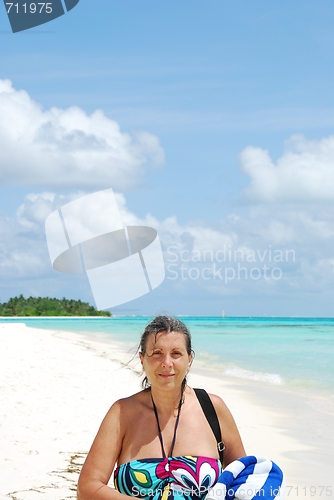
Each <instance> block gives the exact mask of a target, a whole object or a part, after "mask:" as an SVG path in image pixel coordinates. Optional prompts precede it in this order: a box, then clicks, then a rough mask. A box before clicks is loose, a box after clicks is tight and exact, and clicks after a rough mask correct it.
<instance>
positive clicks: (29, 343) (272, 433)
mask: <svg viewBox="0 0 334 500" xmlns="http://www.w3.org/2000/svg"><path fill="white" fill-rule="evenodd" d="M129 357H130V355H129V354H124V353H123V352H122V351H121V350H120V349H119V346H113V345H112V344H109V343H105V344H104V343H101V342H96V341H93V340H90V339H88V338H87V336H81V335H80V334H75V333H73V334H72V333H67V332H51V331H47V330H38V329H32V328H26V327H25V326H24V325H22V324H6V325H0V405H1V416H0V428H1V436H0V437H1V439H0V467H1V476H0V498H1V499H8V498H10V499H12V500H30V499H31V500H36V499H40V498H45V499H48V500H53V499H57V500H65V499H70V498H76V493H75V491H76V482H77V478H78V473H79V470H80V467H81V465H82V463H83V460H84V457H85V454H86V453H87V451H88V449H89V447H90V445H91V443H92V441H93V439H94V436H95V434H96V432H97V429H98V427H99V425H100V423H101V420H102V418H103V416H104V414H105V413H106V412H107V410H108V408H109V407H110V405H111V404H112V403H113V402H114V401H115V400H116V399H118V398H120V397H124V396H127V395H129V394H132V393H134V392H136V391H138V390H139V389H140V378H139V377H138V375H137V374H136V367H137V369H139V364H135V363H132V366H131V367H129V366H127V367H126V366H124V363H125V362H127V361H128V360H129ZM194 368H195V369H196V366H195V367H194ZM189 383H190V385H192V386H193V387H203V388H205V389H207V390H208V391H209V392H213V393H216V394H218V395H220V396H221V397H222V398H223V399H224V400H225V402H226V403H227V405H228V406H229V408H230V409H231V411H232V413H233V415H234V417H235V420H236V421H237V424H238V427H239V429H240V432H241V435H242V438H243V441H244V444H245V447H246V450H247V452H248V453H249V454H258V455H266V456H268V457H270V458H271V459H272V460H274V461H275V462H276V463H278V465H280V467H281V468H282V469H283V470H284V471H285V473H286V476H287V485H288V489H287V495H286V498H302V499H311V498H316V499H318V498H322V497H324V498H325V497H327V498H331V497H334V478H333V476H334V474H333V450H334V415H333V414H331V413H329V412H328V410H326V411H325V410H324V411H322V410H321V409H319V406H321V405H319V401H315V400H313V399H312V398H310V397H309V396H308V397H306V396H305V395H304V396H301V395H296V394H294V393H292V392H289V391H287V390H284V389H282V388H276V387H272V388H270V387H268V386H267V385H264V384H259V383H256V382H247V383H246V382H245V383H242V382H241V383H240V382H239V381H237V380H234V379H224V380H219V379H217V378H214V377H212V376H208V374H206V373H203V372H201V373H198V372H197V373H196V371H193V373H192V374H191V378H190V381H189ZM320 403H321V401H320ZM324 408H326V405H325V404H324ZM322 487H325V488H327V489H322Z"/></svg>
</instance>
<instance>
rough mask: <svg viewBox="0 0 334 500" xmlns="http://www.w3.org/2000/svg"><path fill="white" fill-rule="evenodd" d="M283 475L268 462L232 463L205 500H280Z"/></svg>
mask: <svg viewBox="0 0 334 500" xmlns="http://www.w3.org/2000/svg"><path fill="white" fill-rule="evenodd" d="M284 495H285V477H284V473H283V471H282V470H281V469H280V468H279V467H278V465H276V464H275V463H274V462H272V461H271V460H270V459H269V458H266V457H261V456H253V455H250V456H247V457H242V458H239V459H238V460H234V462H231V463H230V464H229V465H228V466H227V467H226V468H225V469H224V471H223V473H222V474H221V475H220V476H219V478H218V482H217V483H216V485H215V486H214V487H213V488H211V490H210V491H209V493H208V495H207V497H206V500H234V499H235V500H253V499H254V500H275V499H277V500H278V499H280V500H283V499H284Z"/></svg>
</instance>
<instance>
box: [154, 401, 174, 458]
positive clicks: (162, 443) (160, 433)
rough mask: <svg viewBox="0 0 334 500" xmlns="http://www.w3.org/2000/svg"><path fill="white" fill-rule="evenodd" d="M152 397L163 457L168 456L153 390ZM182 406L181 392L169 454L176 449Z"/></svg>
mask: <svg viewBox="0 0 334 500" xmlns="http://www.w3.org/2000/svg"><path fill="white" fill-rule="evenodd" d="M151 399H152V404H153V410H154V414H155V418H156V420H157V424H158V431H159V440H160V445H161V451H162V455H163V458H166V457H167V455H166V452H165V448H164V442H163V439H162V432H161V428H160V422H159V416H158V411H157V408H156V406H155V403H154V401H153V397H152V392H151ZM181 406H182V394H181V398H180V402H179V406H178V409H177V416H176V421H175V426H174V435H173V440H172V446H171V450H170V455H169V456H172V454H173V450H174V445H175V440H176V431H177V428H178V425H179V420H180V413H181Z"/></svg>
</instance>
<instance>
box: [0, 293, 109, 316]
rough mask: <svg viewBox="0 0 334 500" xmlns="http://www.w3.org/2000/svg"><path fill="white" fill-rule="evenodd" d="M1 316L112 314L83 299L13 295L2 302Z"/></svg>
mask: <svg viewBox="0 0 334 500" xmlns="http://www.w3.org/2000/svg"><path fill="white" fill-rule="evenodd" d="M0 316H112V315H111V314H110V312H108V311H98V310H97V309H95V307H93V306H91V305H90V304H88V303H87V302H81V300H68V299H65V298H63V299H62V300H59V299H50V297H29V298H28V299H25V298H24V297H23V295H20V296H19V297H13V298H11V299H9V301H8V302H4V303H3V304H1V303H0Z"/></svg>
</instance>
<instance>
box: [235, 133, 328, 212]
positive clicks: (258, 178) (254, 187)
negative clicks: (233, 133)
mask: <svg viewBox="0 0 334 500" xmlns="http://www.w3.org/2000/svg"><path fill="white" fill-rule="evenodd" d="M240 158H241V169H242V171H243V172H244V173H245V174H246V175H248V176H249V177H250V180H251V182H250V185H249V186H248V187H246V188H245V190H244V195H245V197H246V198H247V199H248V200H250V201H256V202H269V203H270V202H292V203H295V202H328V201H330V202H332V201H334V136H329V137H325V138H323V139H320V140H314V141H310V140H307V139H306V138H305V137H304V136H302V135H294V136H292V137H291V139H290V140H289V141H287V143H286V150H285V152H284V154H283V155H282V156H281V157H280V158H279V159H278V160H277V162H276V164H275V163H274V162H273V160H272V159H271V157H270V155H269V152H268V151H265V150H263V149H261V148H255V147H252V146H249V147H247V148H245V149H244V150H243V151H242V152H241V155H240Z"/></svg>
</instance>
